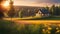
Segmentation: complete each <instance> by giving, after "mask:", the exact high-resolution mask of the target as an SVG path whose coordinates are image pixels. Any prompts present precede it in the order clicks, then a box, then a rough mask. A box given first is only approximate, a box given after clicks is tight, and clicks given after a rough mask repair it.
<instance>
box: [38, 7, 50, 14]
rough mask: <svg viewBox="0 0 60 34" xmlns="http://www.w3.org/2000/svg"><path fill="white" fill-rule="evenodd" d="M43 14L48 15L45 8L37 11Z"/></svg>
mask: <svg viewBox="0 0 60 34" xmlns="http://www.w3.org/2000/svg"><path fill="white" fill-rule="evenodd" d="M39 10H40V11H41V12H42V13H43V14H49V11H48V10H47V9H45V8H42V9H39Z"/></svg>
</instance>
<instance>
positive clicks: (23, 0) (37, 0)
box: [14, 0, 60, 6]
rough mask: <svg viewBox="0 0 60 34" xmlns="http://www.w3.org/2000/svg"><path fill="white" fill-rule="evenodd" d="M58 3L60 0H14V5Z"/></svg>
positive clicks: (49, 4) (48, 4)
mask: <svg viewBox="0 0 60 34" xmlns="http://www.w3.org/2000/svg"><path fill="white" fill-rule="evenodd" d="M52 4H56V5H58V4H60V0H14V5H20V6H51V5H52Z"/></svg>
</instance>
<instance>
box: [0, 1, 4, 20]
mask: <svg viewBox="0 0 60 34" xmlns="http://www.w3.org/2000/svg"><path fill="white" fill-rule="evenodd" d="M2 1H3V0H0V19H2V18H3V17H4V14H3V12H4V10H3V8H2V5H1V2H2Z"/></svg>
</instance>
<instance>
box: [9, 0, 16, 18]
mask: <svg viewBox="0 0 60 34" xmlns="http://www.w3.org/2000/svg"><path fill="white" fill-rule="evenodd" d="M14 15H15V10H14V6H13V1H12V0H10V10H9V11H8V16H9V17H14Z"/></svg>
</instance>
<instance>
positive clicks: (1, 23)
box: [0, 20, 60, 34]
mask: <svg viewBox="0 0 60 34" xmlns="http://www.w3.org/2000/svg"><path fill="white" fill-rule="evenodd" d="M0 34H60V26H59V25H57V24H39V25H37V24H20V23H15V22H11V21H5V20H0Z"/></svg>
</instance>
